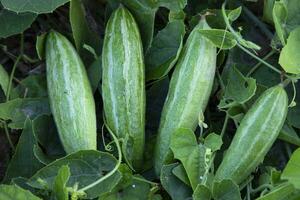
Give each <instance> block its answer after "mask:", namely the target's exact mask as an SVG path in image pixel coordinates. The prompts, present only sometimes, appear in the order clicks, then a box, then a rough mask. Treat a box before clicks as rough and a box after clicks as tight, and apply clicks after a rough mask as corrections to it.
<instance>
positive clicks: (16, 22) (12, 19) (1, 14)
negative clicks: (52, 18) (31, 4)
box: [0, 0, 36, 38]
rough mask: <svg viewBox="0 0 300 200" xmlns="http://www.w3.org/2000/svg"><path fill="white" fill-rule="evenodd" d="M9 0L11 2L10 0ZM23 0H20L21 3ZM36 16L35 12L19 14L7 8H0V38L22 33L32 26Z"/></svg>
mask: <svg viewBox="0 0 300 200" xmlns="http://www.w3.org/2000/svg"><path fill="white" fill-rule="evenodd" d="M2 1H3V0H2ZM7 1H8V2H10V0H7ZM22 1H23V0H21V2H20V3H21V4H22ZM20 3H19V4H18V6H19V5H20ZM19 7H20V6H19ZM35 18H36V15H35V14H33V13H19V14H17V13H15V12H12V11H9V10H5V9H2V10H0V27H1V29H0V38H7V37H9V36H12V35H15V34H19V33H22V32H23V31H25V30H26V29H27V28H29V27H30V25H31V24H32V22H33V21H34V20H35Z"/></svg>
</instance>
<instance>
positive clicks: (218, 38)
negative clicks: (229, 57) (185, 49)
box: [199, 29, 237, 49]
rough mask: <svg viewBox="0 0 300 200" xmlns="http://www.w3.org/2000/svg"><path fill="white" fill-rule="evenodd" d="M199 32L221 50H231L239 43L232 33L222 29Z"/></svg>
mask: <svg viewBox="0 0 300 200" xmlns="http://www.w3.org/2000/svg"><path fill="white" fill-rule="evenodd" d="M199 32H200V33H201V34H202V35H203V36H204V37H206V38H207V39H208V40H210V41H211V42H212V43H213V44H214V45H215V46H216V47H218V48H220V49H231V48H233V47H234V46H235V45H236V44H237V41H236V39H235V37H234V36H233V34H232V33H230V32H229V31H225V30H222V29H209V30H204V29H202V30H199Z"/></svg>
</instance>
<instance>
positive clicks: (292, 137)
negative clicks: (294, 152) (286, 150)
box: [278, 124, 300, 146]
mask: <svg viewBox="0 0 300 200" xmlns="http://www.w3.org/2000/svg"><path fill="white" fill-rule="evenodd" d="M278 138H279V139H281V140H283V141H285V142H289V143H291V144H294V145H297V146H300V137H299V136H298V134H297V133H296V131H295V130H294V128H293V127H291V126H289V125H288V124H285V125H284V126H283V127H282V129H281V131H280V133H279V136H278Z"/></svg>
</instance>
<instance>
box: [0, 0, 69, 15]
mask: <svg viewBox="0 0 300 200" xmlns="http://www.w3.org/2000/svg"><path fill="white" fill-rule="evenodd" d="M68 1H70V0H26V1H24V0H1V3H2V5H3V6H4V8H6V9H7V10H11V11H14V12H16V13H23V12H31V13H36V14H41V13H49V12H52V11H54V10H55V9H56V8H57V7H59V6H61V5H63V4H65V3H67V2H68Z"/></svg>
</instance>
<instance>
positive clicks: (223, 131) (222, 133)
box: [220, 113, 229, 138]
mask: <svg viewBox="0 0 300 200" xmlns="http://www.w3.org/2000/svg"><path fill="white" fill-rule="evenodd" d="M228 119H229V115H228V114H227V113H226V116H225V120H224V124H223V127H222V131H221V134H220V135H221V137H222V138H223V136H224V134H225V131H226V128H227V124H228Z"/></svg>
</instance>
